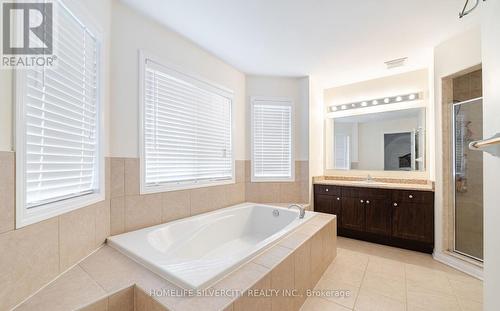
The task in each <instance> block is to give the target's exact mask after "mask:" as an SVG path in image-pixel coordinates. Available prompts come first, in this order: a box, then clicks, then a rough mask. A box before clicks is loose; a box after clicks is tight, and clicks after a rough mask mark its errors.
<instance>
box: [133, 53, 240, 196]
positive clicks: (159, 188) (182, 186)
mask: <svg viewBox="0 0 500 311" xmlns="http://www.w3.org/2000/svg"><path fill="white" fill-rule="evenodd" d="M138 54H139V162H140V165H139V167H140V169H139V170H140V194H152V193H161V192H170V191H179V190H189V189H197V188H205V187H212V186H222V185H230V184H235V183H236V165H235V162H236V160H235V129H236V127H235V122H234V120H235V109H234V107H235V104H234V98H235V96H234V92H233V91H232V90H230V89H228V88H227V87H224V86H222V85H219V84H217V83H214V82H212V81H209V80H207V79H205V78H203V77H200V76H199V75H197V74H193V73H191V72H189V71H187V70H185V69H184V68H181V67H179V66H177V65H174V64H172V63H170V62H167V61H164V60H162V58H160V57H157V56H155V55H154V54H152V53H149V52H147V51H145V50H139V53H138ZM147 60H150V61H152V62H154V63H156V64H157V65H159V66H161V67H164V68H165V69H166V71H171V72H174V73H176V74H179V75H182V76H184V77H186V78H187V79H189V80H191V81H193V82H196V83H198V84H202V85H204V86H206V87H208V88H209V89H210V91H213V92H215V93H217V94H219V95H222V96H225V97H228V98H229V99H230V100H231V171H232V174H231V178H228V179H214V180H203V181H195V182H182V183H164V184H159V185H154V186H148V185H146V169H145V160H146V152H145V132H146V131H145V120H144V116H145V113H144V111H145V109H146V103H145V89H146V86H145V82H146V80H145V70H146V61H147Z"/></svg>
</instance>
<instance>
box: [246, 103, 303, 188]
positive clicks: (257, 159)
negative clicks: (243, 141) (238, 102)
mask: <svg viewBox="0 0 500 311" xmlns="http://www.w3.org/2000/svg"><path fill="white" fill-rule="evenodd" d="M292 120H293V104H292V101H290V100H279V99H278V100H273V99H259V98H254V99H252V181H256V182H259V181H263V182H265V181H269V182H271V181H294V179H295V178H294V175H295V165H294V157H293V137H292V136H293V133H292V123H293V121H292Z"/></svg>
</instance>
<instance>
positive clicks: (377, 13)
mask: <svg viewBox="0 0 500 311" xmlns="http://www.w3.org/2000/svg"><path fill="white" fill-rule="evenodd" d="M122 1H123V2H125V3H128V4H129V5H130V6H132V7H134V8H136V9H138V10H140V11H142V12H143V13H144V14H146V15H148V16H150V17H152V18H154V19H156V20H157V21H159V22H160V23H162V24H163V25H165V26H166V27H168V28H170V29H172V30H174V31H176V32H178V33H180V34H181V35H183V36H185V37H187V38H188V39H190V40H191V41H193V42H195V43H196V44H198V45H199V46H201V47H202V48H204V49H206V50H208V51H209V52H211V53H213V54H214V55H216V56H218V57H219V58H221V59H223V60H224V61H226V62H227V63H229V64H231V65H233V66H234V67H236V68H238V69H239V70H241V71H243V72H245V73H247V74H257V75H275V76H306V75H314V76H316V77H317V78H318V79H319V80H320V81H321V83H322V85H323V86H325V87H327V86H328V87H332V86H338V85H343V84H347V83H352V82H356V81H362V80H367V79H372V78H375V77H381V76H386V75H391V74H396V73H401V72H405V71H409V70H413V69H420V68H425V67H428V65H429V64H430V63H431V60H432V48H433V47H434V46H436V45H437V44H439V43H440V42H442V41H444V40H445V39H447V38H449V37H451V36H452V35H454V34H457V33H459V32H462V31H464V30H466V29H469V28H471V27H473V26H474V25H477V24H478V23H479V15H480V14H479V12H478V11H479V10H477V11H475V12H473V14H471V15H469V16H467V17H466V18H464V19H459V18H458V12H459V11H460V10H461V9H462V7H463V4H464V0H122ZM400 57H408V62H407V65H406V66H404V67H403V68H398V69H392V70H388V69H386V67H385V64H384V61H387V60H391V59H395V58H400Z"/></svg>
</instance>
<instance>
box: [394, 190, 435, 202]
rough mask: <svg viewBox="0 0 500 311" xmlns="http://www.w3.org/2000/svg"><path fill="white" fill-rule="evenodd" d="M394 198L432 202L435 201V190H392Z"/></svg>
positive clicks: (396, 200)
mask: <svg viewBox="0 0 500 311" xmlns="http://www.w3.org/2000/svg"><path fill="white" fill-rule="evenodd" d="M392 200H393V201H394V202H409V203H419V204H432V203H433V202H434V192H429V191H412V190H397V191H393V192H392Z"/></svg>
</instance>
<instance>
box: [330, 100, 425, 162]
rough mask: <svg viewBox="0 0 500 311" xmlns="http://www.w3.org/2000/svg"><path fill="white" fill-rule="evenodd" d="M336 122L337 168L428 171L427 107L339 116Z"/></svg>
mask: <svg viewBox="0 0 500 311" xmlns="http://www.w3.org/2000/svg"><path fill="white" fill-rule="evenodd" d="M332 122H333V135H332V139H333V142H332V146H333V149H334V150H333V159H332V163H333V166H334V168H335V169H338V170H364V171H424V170H425V108H413V109H405V110H397V111H388V112H379V113H371V114H363V115H353V116H346V117H337V118H334V119H332Z"/></svg>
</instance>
